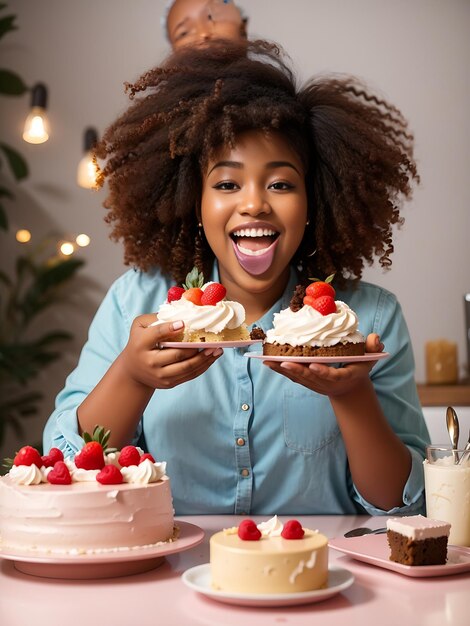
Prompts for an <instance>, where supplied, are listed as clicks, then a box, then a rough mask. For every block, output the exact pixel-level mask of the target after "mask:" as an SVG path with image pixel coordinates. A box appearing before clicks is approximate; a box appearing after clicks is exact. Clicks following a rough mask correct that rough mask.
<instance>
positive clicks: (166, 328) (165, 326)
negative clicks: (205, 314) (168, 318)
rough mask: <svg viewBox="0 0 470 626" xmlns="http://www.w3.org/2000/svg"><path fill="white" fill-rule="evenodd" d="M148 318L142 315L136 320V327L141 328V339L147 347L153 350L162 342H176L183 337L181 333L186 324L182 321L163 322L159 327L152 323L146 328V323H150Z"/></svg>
mask: <svg viewBox="0 0 470 626" xmlns="http://www.w3.org/2000/svg"><path fill="white" fill-rule="evenodd" d="M148 317H149V316H147V315H141V316H140V317H139V318H137V320H136V325H137V326H139V327H140V331H141V338H143V341H144V345H145V346H146V347H148V348H152V347H155V346H157V345H158V344H159V343H161V342H162V341H176V340H177V338H179V337H181V331H182V330H183V328H184V322H183V321H182V320H179V321H176V322H162V323H160V324H158V325H153V323H151V324H149V325H148V326H145V325H144V323H145V322H147V321H148ZM150 317H152V316H150ZM142 318H144V319H142ZM145 318H146V319H145ZM153 322H155V317H154V318H153Z"/></svg>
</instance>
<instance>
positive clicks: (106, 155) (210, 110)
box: [96, 41, 418, 284]
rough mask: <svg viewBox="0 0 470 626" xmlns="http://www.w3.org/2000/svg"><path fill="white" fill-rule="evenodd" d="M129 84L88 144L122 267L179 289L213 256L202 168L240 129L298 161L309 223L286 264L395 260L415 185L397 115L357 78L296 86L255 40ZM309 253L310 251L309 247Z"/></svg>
mask: <svg viewBox="0 0 470 626" xmlns="http://www.w3.org/2000/svg"><path fill="white" fill-rule="evenodd" d="M126 89H127V90H128V91H129V93H130V98H131V100H133V102H132V104H131V106H130V107H129V108H128V110H127V111H126V112H125V113H124V114H123V115H121V116H120V117H119V118H118V119H117V120H116V121H115V122H114V123H113V124H112V125H111V126H110V127H109V128H108V129H107V131H106V133H105V134H104V136H103V138H102V140H101V142H100V143H99V144H98V145H97V147H96V156H97V157H98V158H99V159H103V160H105V163H104V164H103V168H102V170H101V172H100V177H99V183H100V184H101V185H102V184H103V183H104V182H105V181H107V182H108V185H109V194H108V196H107V198H106V200H105V203H104V206H105V207H106V208H107V209H108V213H107V216H106V221H107V222H108V223H110V224H112V226H113V229H112V233H111V237H112V238H114V239H116V240H121V239H122V240H123V242H124V247H125V262H126V263H127V264H132V265H134V266H136V267H138V268H140V269H142V270H144V271H146V270H148V269H150V268H152V267H158V268H159V269H160V270H162V271H163V272H164V273H167V274H169V275H171V276H172V277H173V279H174V280H175V281H177V282H182V281H183V279H184V277H185V276H186V274H187V273H188V271H189V270H190V269H191V268H192V267H193V265H195V264H196V265H197V266H198V267H199V269H200V270H202V271H204V272H205V273H206V275H208V274H209V273H210V270H211V267H212V264H213V261H214V255H213V252H212V250H211V249H210V247H209V245H208V244H207V241H206V240H205V239H204V238H203V237H201V236H200V233H199V232H198V211H199V204H200V198H201V188H202V182H201V172H202V171H203V168H204V164H205V163H207V160H208V159H210V158H211V155H213V154H214V153H215V151H216V150H217V148H219V147H220V146H222V145H229V146H231V147H233V146H234V145H235V143H236V139H237V135H239V134H240V133H242V132H244V131H247V130H261V131H263V132H268V133H269V131H272V130H275V131H277V132H280V133H282V134H283V136H284V137H285V138H286V139H287V141H288V142H289V143H290V145H291V146H292V147H293V148H294V150H296V151H297V153H298V155H299V157H300V158H301V160H302V162H303V163H304V165H305V172H306V176H305V182H306V189H307V197H308V212H309V226H308V227H307V228H306V231H305V235H304V238H303V241H302V242H301V244H300V246H299V249H298V251H297V253H296V255H295V257H294V259H293V260H292V262H293V263H295V264H296V265H298V266H299V267H300V268H302V269H301V274H302V276H303V277H304V278H305V277H307V276H313V275H320V276H327V275H329V274H332V273H336V281H337V282H338V283H339V284H341V283H344V281H345V279H346V278H348V279H352V280H353V281H356V280H358V279H359V278H360V277H361V275H362V272H363V269H364V265H365V263H368V264H371V263H372V262H373V260H374V257H378V258H379V262H380V264H381V265H382V267H384V268H388V267H389V266H390V265H391V259H390V255H391V253H392V252H393V245H392V230H393V226H394V225H395V224H397V225H400V224H401V223H402V222H403V218H402V217H401V215H400V208H401V205H402V202H403V200H404V199H408V198H409V197H411V193H412V185H413V182H418V175H417V170H416V163H415V161H414V159H413V136H412V134H411V133H410V132H409V131H408V128H407V122H406V120H405V119H404V118H403V116H402V114H401V113H400V111H399V110H398V109H397V108H396V107H394V106H392V105H391V104H389V103H388V102H386V101H384V100H383V99H380V98H378V97H376V96H374V95H373V94H370V93H369V92H368V91H367V89H366V88H365V87H364V86H363V85H362V84H361V83H360V82H359V81H357V80H356V79H354V78H353V77H349V76H347V77H344V76H336V75H335V76H332V77H331V76H330V77H324V76H320V77H316V78H315V77H314V78H312V79H311V80H310V81H308V82H307V83H306V84H305V85H304V86H298V85H297V81H296V78H295V75H294V72H293V71H292V69H291V68H290V65H289V63H288V61H287V60H286V57H285V55H284V54H283V53H282V51H281V50H280V49H279V47H278V46H276V45H274V44H271V43H267V42H263V41H254V42H246V43H244V44H233V43H229V42H222V41H220V42H215V43H212V44H211V45H210V46H207V47H204V48H183V49H181V50H180V51H177V52H176V53H174V54H173V55H172V56H170V57H169V58H168V60H167V61H166V62H165V63H164V64H163V65H161V66H160V67H156V68H154V69H152V70H150V71H148V72H146V73H145V74H144V75H143V76H142V77H141V78H140V79H139V80H138V81H137V82H136V83H135V84H132V85H131V84H127V85H126ZM313 251H316V253H315V254H314V255H312V252H313Z"/></svg>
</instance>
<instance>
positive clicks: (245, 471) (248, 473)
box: [240, 468, 250, 476]
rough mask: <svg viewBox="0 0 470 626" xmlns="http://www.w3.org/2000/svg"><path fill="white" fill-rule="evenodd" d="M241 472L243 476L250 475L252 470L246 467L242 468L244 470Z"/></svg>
mask: <svg viewBox="0 0 470 626" xmlns="http://www.w3.org/2000/svg"><path fill="white" fill-rule="evenodd" d="M240 474H241V475H242V476H249V475H250V470H248V469H246V468H245V469H242V471H241V472H240Z"/></svg>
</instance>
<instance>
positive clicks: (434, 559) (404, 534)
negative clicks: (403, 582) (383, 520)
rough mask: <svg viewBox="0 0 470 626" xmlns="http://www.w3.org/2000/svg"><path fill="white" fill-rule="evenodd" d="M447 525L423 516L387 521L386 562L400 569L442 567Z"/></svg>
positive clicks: (448, 529) (394, 518) (444, 558)
mask: <svg viewBox="0 0 470 626" xmlns="http://www.w3.org/2000/svg"><path fill="white" fill-rule="evenodd" d="M449 531H450V524H448V523H447V522H440V521H439V520H434V519H429V518H427V517H424V516H423V515H411V516H408V517H393V518H391V519H389V520H387V540H388V545H389V546H390V552H391V553H390V560H391V561H395V562H396V563H401V564H402V565H444V564H445V562H446V559H447V540H448V537H449Z"/></svg>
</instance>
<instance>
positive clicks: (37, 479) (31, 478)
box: [8, 465, 47, 485]
mask: <svg viewBox="0 0 470 626" xmlns="http://www.w3.org/2000/svg"><path fill="white" fill-rule="evenodd" d="M45 469H46V468H45V467H43V468H41V469H39V467H37V465H13V467H12V468H11V469H10V471H9V472H8V475H9V476H10V478H11V480H12V481H13V482H14V483H15V484H17V485H39V484H40V483H44V482H47V478H46V476H45V472H44V471H43V470H45Z"/></svg>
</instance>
